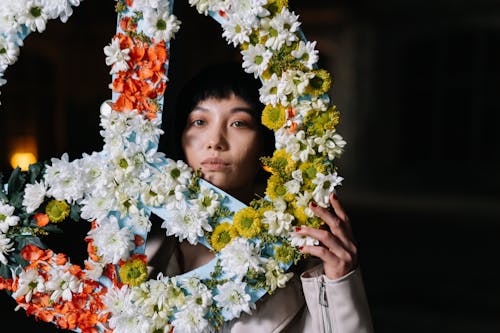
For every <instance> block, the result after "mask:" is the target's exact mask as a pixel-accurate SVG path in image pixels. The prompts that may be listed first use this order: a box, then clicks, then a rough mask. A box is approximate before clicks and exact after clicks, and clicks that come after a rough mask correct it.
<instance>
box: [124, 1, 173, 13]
mask: <svg viewBox="0 0 500 333" xmlns="http://www.w3.org/2000/svg"><path fill="white" fill-rule="evenodd" d="M169 4H170V3H169V1H168V0H134V2H133V3H132V5H131V7H130V10H131V11H136V12H143V11H145V10H147V9H151V8H155V9H157V8H159V7H161V6H166V7H168V6H169Z"/></svg>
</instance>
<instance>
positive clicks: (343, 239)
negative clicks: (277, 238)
mask: <svg viewBox="0 0 500 333" xmlns="http://www.w3.org/2000/svg"><path fill="white" fill-rule="evenodd" d="M330 203H331V206H332V208H333V213H332V212H330V211H329V210H328V209H327V208H323V207H320V206H318V205H316V204H315V203H313V202H312V203H310V205H309V207H310V208H311V210H312V211H313V212H314V214H316V216H318V217H319V218H320V219H322V220H323V221H325V222H326V224H327V228H325V229H316V228H311V227H297V228H296V229H295V232H296V234H298V235H303V236H310V237H312V238H314V239H317V240H318V241H319V242H320V244H319V245H315V246H310V245H309V246H308V245H306V246H303V247H301V248H300V251H301V252H303V253H307V254H310V255H313V256H316V257H318V258H320V259H321V260H322V261H323V268H324V271H325V275H326V276H327V277H328V278H329V279H338V278H340V277H342V276H344V275H346V274H347V273H349V272H351V271H352V270H354V269H355V268H356V267H357V264H358V258H357V248H356V245H355V244H354V239H353V235H352V229H351V224H350V222H349V218H348V217H347V215H346V213H345V212H344V209H343V208H342V206H341V205H340V202H339V201H338V199H337V197H336V196H335V194H331V195H330Z"/></svg>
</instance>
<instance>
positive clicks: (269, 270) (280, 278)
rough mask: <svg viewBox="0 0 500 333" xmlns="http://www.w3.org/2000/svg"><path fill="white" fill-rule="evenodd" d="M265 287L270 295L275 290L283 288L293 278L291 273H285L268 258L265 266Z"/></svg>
mask: <svg viewBox="0 0 500 333" xmlns="http://www.w3.org/2000/svg"><path fill="white" fill-rule="evenodd" d="M265 270H266V285H267V287H268V288H269V292H270V293H272V292H273V291H274V290H276V288H284V287H285V286H286V283H287V282H288V280H290V279H291V278H292V277H293V273H292V272H289V273H286V272H285V271H284V270H283V269H282V268H281V267H280V266H279V262H278V261H277V260H275V259H274V258H270V259H269V260H268V261H267V262H266V265H265Z"/></svg>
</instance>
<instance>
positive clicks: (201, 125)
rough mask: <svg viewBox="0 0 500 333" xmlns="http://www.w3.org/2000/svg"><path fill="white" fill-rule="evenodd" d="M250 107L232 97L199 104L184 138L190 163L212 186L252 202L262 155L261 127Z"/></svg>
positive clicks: (184, 149) (186, 154)
mask: <svg viewBox="0 0 500 333" xmlns="http://www.w3.org/2000/svg"><path fill="white" fill-rule="evenodd" d="M251 111H252V110H251V108H250V105H249V104H248V103H246V102H245V101H244V100H243V99H241V98H239V97H236V96H234V95H232V96H231V97H230V98H226V99H215V98H208V99H205V100H203V101H201V102H199V103H198V104H197V105H196V106H195V108H194V109H193V110H192V111H191V113H190V114H189V116H188V120H187V124H186V128H185V129H184V132H183V134H182V149H183V151H184V155H185V156H186V162H187V163H188V164H189V166H190V167H192V168H193V169H195V170H197V169H201V173H202V177H203V178H204V179H205V180H207V181H208V182H210V183H212V184H214V185H215V186H217V187H219V188H221V189H222V190H224V191H226V192H228V193H229V194H231V195H233V196H235V197H236V198H238V199H239V200H242V201H244V202H248V201H250V200H251V199H252V197H253V195H254V192H253V191H254V186H255V176H256V173H257V171H258V168H259V156H260V152H261V147H260V140H259V130H258V128H259V124H258V123H257V121H256V119H255V118H254V117H253V116H252V115H251V114H250V112H251Z"/></svg>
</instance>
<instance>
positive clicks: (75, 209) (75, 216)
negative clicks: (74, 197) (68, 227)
mask: <svg viewBox="0 0 500 333" xmlns="http://www.w3.org/2000/svg"><path fill="white" fill-rule="evenodd" d="M81 211H82V209H81V207H80V206H79V205H71V211H70V213H69V217H70V218H71V219H72V220H73V221H75V222H78V221H80V214H81Z"/></svg>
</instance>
